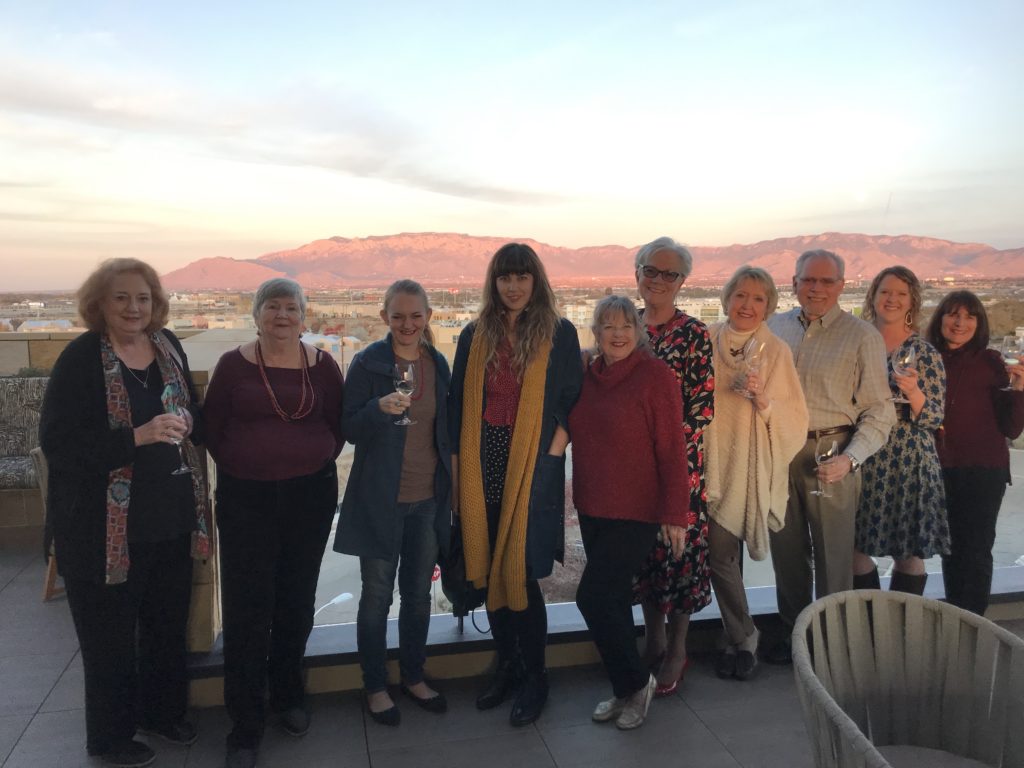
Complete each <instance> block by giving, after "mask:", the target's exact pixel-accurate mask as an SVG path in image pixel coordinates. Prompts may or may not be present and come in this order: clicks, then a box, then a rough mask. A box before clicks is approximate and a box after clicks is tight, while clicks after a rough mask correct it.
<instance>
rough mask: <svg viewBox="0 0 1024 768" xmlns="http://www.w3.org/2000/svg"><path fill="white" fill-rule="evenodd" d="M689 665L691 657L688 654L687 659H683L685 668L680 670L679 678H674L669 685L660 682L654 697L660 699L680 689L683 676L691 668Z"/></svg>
mask: <svg viewBox="0 0 1024 768" xmlns="http://www.w3.org/2000/svg"><path fill="white" fill-rule="evenodd" d="M689 666H690V657H689V656H687V657H686V659H685V660H684V661H683V668H682V669H681V670H679V679H678V680H674V681H673V682H671V683H668V684H667V685H662V684H661V683H658V685H657V686H656V687H655V689H654V698H656V699H660V698H663V697H665V696H671V695H672V694H673V693H675V692H676V691H677V690H679V684H680V683H681V682H683V678H684V677H685V676H686V670H687V669H688V668H689Z"/></svg>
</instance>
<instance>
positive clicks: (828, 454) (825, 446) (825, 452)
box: [811, 437, 839, 499]
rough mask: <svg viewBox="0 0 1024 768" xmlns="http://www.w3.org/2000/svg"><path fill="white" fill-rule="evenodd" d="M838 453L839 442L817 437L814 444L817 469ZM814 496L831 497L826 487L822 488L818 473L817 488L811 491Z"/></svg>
mask: <svg viewBox="0 0 1024 768" xmlns="http://www.w3.org/2000/svg"><path fill="white" fill-rule="evenodd" d="M838 455H839V443H838V442H836V441H835V440H830V439H829V438H825V437H820V438H818V442H817V444H815V446H814V463H815V464H817V465H818V467H819V469H820V468H821V465H822V464H824V463H825V462H826V461H828V460H829V459H834V458H835V457H836V456H838ZM811 494H812V495H814V496H821V497H822V498H825V499H828V498H831V497H832V494H831V493H829V492H828V489H827V488H822V485H821V475H818V490H816V491H811Z"/></svg>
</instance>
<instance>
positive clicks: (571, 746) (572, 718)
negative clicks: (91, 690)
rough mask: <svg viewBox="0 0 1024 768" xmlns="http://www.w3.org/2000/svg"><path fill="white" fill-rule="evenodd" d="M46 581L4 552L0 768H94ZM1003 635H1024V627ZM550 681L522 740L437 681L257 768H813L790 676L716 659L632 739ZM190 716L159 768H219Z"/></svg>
mask: <svg viewBox="0 0 1024 768" xmlns="http://www.w3.org/2000/svg"><path fill="white" fill-rule="evenodd" d="M42 582H43V565H42V562H41V560H40V558H39V557H38V556H36V555H34V554H32V555H28V554H12V553H9V552H4V551H3V550H0V766H2V767H3V768H51V767H54V768H56V767H59V768H74V767H75V766H95V765H98V764H99V763H98V762H97V761H94V760H90V759H89V758H88V757H87V756H86V754H85V748H84V744H85V722H84V711H83V709H82V706H83V704H82V701H83V694H82V685H83V684H82V666H81V661H80V658H79V655H78V649H77V643H76V641H75V635H74V628H73V626H72V623H71V619H70V616H69V614H68V609H67V604H66V603H65V602H64V600H63V599H62V598H58V599H56V600H54V601H52V602H49V603H45V604H44V603H42V602H41V601H40V596H41V588H42ZM1008 626H1010V628H1011V629H1012V630H1014V631H1016V632H1018V633H1021V632H1024V621H1020V622H1010V623H1008ZM551 678H552V680H551V683H552V689H551V699H550V701H549V704H548V707H547V710H546V711H545V713H544V716H543V717H542V718H541V720H540V721H539V722H538V723H536V724H535V725H533V726H530V727H527V728H522V729H516V728H512V727H511V726H509V725H508V720H507V718H508V709H507V708H506V707H501V708H499V709H496V710H492V711H490V712H477V711H476V709H475V708H474V706H473V698H474V696H475V694H476V690H477V688H478V686H479V685H480V681H479V680H472V679H469V680H454V681H442V682H441V683H439V684H438V687H440V688H442V689H443V690H444V691H445V692H446V693H447V694H448V697H449V701H450V703H451V707H450V710H449V712H448V713H447V714H445V715H440V716H439V715H432V714H429V713H426V712H423V711H421V710H419V709H418V708H416V707H413V706H410V705H405V706H402V717H403V722H402V725H401V726H400V727H398V728H386V727H384V726H379V725H377V724H376V723H374V722H372V721H371V720H369V718H368V717H366V716H364V714H363V711H362V708H361V704H360V698H359V696H358V694H357V693H355V692H348V693H338V694H325V695H319V696H314V697H312V699H311V705H312V714H313V726H312V728H311V729H310V732H309V734H308V735H307V736H306V737H304V738H302V739H294V738H291V737H289V736H287V735H286V734H284V732H283V731H281V730H279V729H277V728H275V727H270V728H269V729H268V732H267V736H266V738H265V740H264V744H263V748H262V751H261V759H260V766H262V767H263V768H272V767H274V766H281V767H284V766H288V768H293V767H294V766H299V767H303V768H304V767H306V766H309V767H310V768H313V767H315V766H332V768H337V767H340V766H344V767H345V768H348V767H350V766H351V767H352V768H356V767H361V766H366V767H370V766H372V768H391V767H392V766H394V767H395V768H399V767H400V768H416V767H417V766H424V767H427V766H430V768H435V767H436V766H444V767H445V768H463V767H465V768H481V767H482V766H487V768H502V767H503V766H516V767H517V768H518V767H527V768H533V766H538V767H540V766H557V767H558V768H569V767H570V766H587V767H588V768H603V767H605V766H607V767H608V768H612V767H613V766H614V768H630V767H631V766H637V767H638V768H639V766H645V768H650V766H656V765H665V766H677V765H687V766H700V767H701V768H718V767H719V766H721V767H722V768H725V767H726V766H728V767H729V768H739V767H740V766H742V767H743V768H755V767H762V766H763V767H765V768H769V767H770V768H775V767H780V768H781V767H785V768H801V767H802V766H810V765H811V758H810V752H809V748H808V740H807V736H806V734H805V732H804V727H803V723H802V721H801V717H800V711H799V704H798V702H797V697H796V692H795V688H794V683H793V676H792V671H791V670H790V668H788V667H786V668H777V667H768V666H765V665H762V667H761V674H760V676H759V677H758V678H757V679H756V680H754V681H751V682H749V683H739V682H736V681H722V680H719V679H717V678H716V677H715V676H714V672H713V670H712V669H711V661H710V660H709V659H697V660H696V663H695V664H694V665H693V666H692V667H691V669H690V671H689V672H688V673H687V678H686V683H685V685H684V686H683V687H682V688H681V690H680V691H679V692H678V693H677V694H676V695H674V696H672V697H669V698H666V699H660V700H657V701H655V703H654V704H653V706H652V708H651V713H650V715H649V718H648V721H647V723H646V724H645V725H644V726H643V728H641V729H639V730H638V731H633V732H628V733H624V732H620V731H617V730H616V729H615V727H614V726H613V725H611V724H607V725H596V724H594V723H592V722H591V721H590V712H591V710H592V708H593V706H594V704H595V703H596V702H597V701H598V700H600V699H603V698H606V697H607V696H608V695H610V691H609V689H608V685H607V683H606V681H605V680H604V676H603V674H602V671H601V670H600V668H598V667H586V668H573V669H557V670H552V673H551ZM401 703H402V702H401V700H399V704H400V705H401ZM193 716H194V718H195V721H196V723H197V724H198V726H199V731H200V737H199V740H198V741H197V742H196V743H195V744H194V745H192V747H190V748H183V747H175V746H171V745H167V744H165V743H163V742H158V743H156V744H155V745H154V748H155V749H156V751H157V754H158V758H157V762H156V765H158V766H175V767H176V768H185V767H186V766H187V767H189V768H215V767H217V766H221V765H222V764H223V757H224V753H223V749H224V735H225V734H226V733H227V730H228V720H227V716H226V714H225V712H224V709H223V708H219V707H218V708H214V709H204V710H197V711H195V712H194V713H193Z"/></svg>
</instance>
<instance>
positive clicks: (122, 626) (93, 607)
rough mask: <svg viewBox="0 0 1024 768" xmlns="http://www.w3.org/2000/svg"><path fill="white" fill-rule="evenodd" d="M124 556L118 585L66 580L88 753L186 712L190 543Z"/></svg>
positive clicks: (137, 549) (142, 546) (142, 548)
mask: <svg viewBox="0 0 1024 768" xmlns="http://www.w3.org/2000/svg"><path fill="white" fill-rule="evenodd" d="M130 554H131V567H130V568H129V569H128V580H127V581H125V582H124V583H123V584H116V585H111V586H108V585H106V584H98V583H96V582H93V581H83V580H81V579H74V578H66V579H65V580H64V585H65V587H66V588H67V596H68V605H69V606H70V608H71V617H72V618H73V619H74V622H75V631H76V632H77V633H78V643H79V645H80V646H81V649H82V665H83V667H84V668H85V732H86V748H87V749H88V750H89V753H90V754H103V753H104V752H109V751H110V750H111V749H112V748H113V747H115V746H116V745H118V744H119V743H122V742H124V741H127V740H129V739H131V738H132V737H133V736H134V735H135V727H136V726H137V725H144V726H151V727H160V726H166V725H170V724H172V723H176V722H177V721H178V720H180V719H181V718H182V717H184V716H185V708H186V706H187V705H188V678H187V675H186V670H185V658H186V657H185V654H186V639H185V635H186V627H187V625H188V606H189V599H190V597H191V594H192V558H191V557H190V555H189V537H187V536H185V537H182V538H179V539H174V540H171V541H163V542H157V543H135V544H132V545H131V548H130Z"/></svg>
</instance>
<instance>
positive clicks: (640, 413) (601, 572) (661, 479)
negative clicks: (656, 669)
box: [569, 296, 695, 730]
mask: <svg viewBox="0 0 1024 768" xmlns="http://www.w3.org/2000/svg"><path fill="white" fill-rule="evenodd" d="M593 331H594V339H595V340H596V342H597V348H598V356H597V357H596V359H595V360H594V361H593V362H592V363H591V365H590V367H589V369H588V370H587V372H586V375H585V376H584V379H583V389H582V390H581V392H580V399H579V401H578V402H577V403H576V407H575V408H574V409H573V410H572V412H571V413H570V414H569V431H570V433H571V434H572V441H573V481H572V487H573V498H574V501H575V504H576V509H577V512H578V513H579V519H580V533H581V534H582V536H583V547H584V549H585V550H586V553H587V565H586V568H585V569H584V570H583V575H582V576H581V577H580V584H579V589H578V590H577V592H576V605H577V606H579V609H580V613H582V614H583V618H584V619H585V620H586V622H587V627H588V628H589V629H590V633H591V636H592V637H593V639H594V644H595V645H596V646H597V649H598V652H599V653H600V654H601V660H602V661H603V662H604V665H605V670H606V671H607V673H608V677H609V678H610V680H611V683H612V690H613V692H614V696H613V697H612V698H611V699H609V700H607V701H602V702H601V703H600V704H598V705H597V708H596V709H595V710H594V714H593V719H594V720H595V721H597V722H607V721H610V720H615V724H616V725H617V726H618V727H619V728H620V729H623V730H628V729H631V728H637V727H639V726H640V725H642V724H643V722H644V719H645V718H646V716H647V708H648V707H649V706H650V703H651V698H652V697H653V695H654V689H655V687H656V685H657V682H656V680H655V678H654V676H653V675H652V674H650V672H648V670H647V668H646V667H645V666H644V664H643V662H642V661H641V659H640V654H639V653H638V652H637V647H636V629H635V627H634V624H633V611H632V606H631V604H632V583H633V574H634V573H635V572H636V570H637V569H638V568H639V567H640V564H641V563H642V562H643V559H644V557H645V556H646V555H647V553H648V552H649V551H650V550H651V547H652V546H653V545H654V541H655V538H656V536H657V533H658V531H659V530H661V531H662V535H663V537H664V538H665V539H666V540H667V541H670V542H671V544H672V549H671V551H672V552H682V551H683V548H682V543H683V539H684V537H685V535H686V526H687V525H692V524H693V523H694V522H695V521H694V520H691V519H690V518H691V517H692V516H693V515H692V513H691V512H690V508H689V482H688V476H687V470H686V440H685V437H684V435H683V427H682V423H683V413H682V408H683V405H682V401H681V400H680V399H679V384H678V382H677V381H676V378H675V376H674V375H673V374H672V372H671V371H670V370H669V369H668V368H667V367H666V366H665V364H664V363H662V362H661V361H660V360H658V359H657V358H655V357H654V356H653V355H652V354H651V353H650V350H649V349H647V335H646V332H645V330H644V326H643V323H641V321H640V315H639V314H638V313H637V310H636V307H635V306H634V305H633V302H631V301H630V300H629V299H627V298H625V297H624V296H609V297H607V298H605V299H603V300H602V301H601V302H600V303H599V304H598V305H597V307H596V308H595V309H594V322H593Z"/></svg>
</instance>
